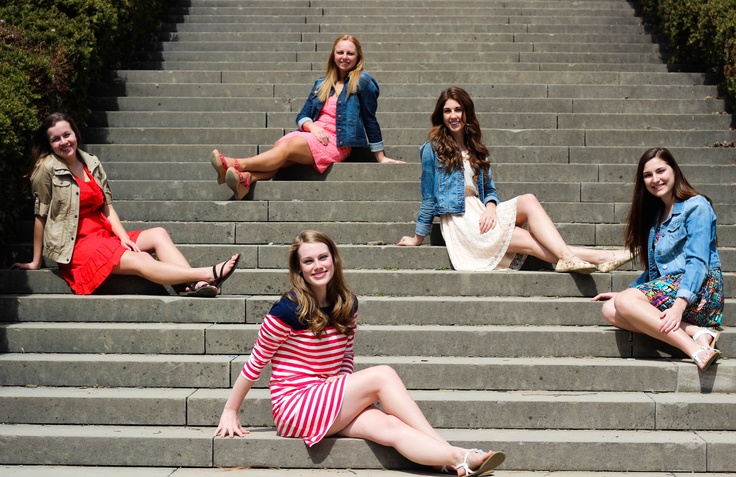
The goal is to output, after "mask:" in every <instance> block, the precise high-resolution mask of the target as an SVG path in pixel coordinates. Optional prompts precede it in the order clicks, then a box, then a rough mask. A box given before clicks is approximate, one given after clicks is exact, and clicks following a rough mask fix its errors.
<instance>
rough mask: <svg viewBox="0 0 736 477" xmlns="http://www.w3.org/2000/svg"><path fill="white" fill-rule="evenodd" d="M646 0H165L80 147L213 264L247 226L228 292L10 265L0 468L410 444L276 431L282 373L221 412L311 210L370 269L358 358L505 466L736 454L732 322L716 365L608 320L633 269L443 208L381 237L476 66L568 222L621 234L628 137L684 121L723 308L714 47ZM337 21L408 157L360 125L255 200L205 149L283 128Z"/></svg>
mask: <svg viewBox="0 0 736 477" xmlns="http://www.w3.org/2000/svg"><path fill="white" fill-rule="evenodd" d="M636 7H637V5H636V4H632V3H629V2H626V1H623V0H610V1H606V0H587V1H571V0H548V1H543V0H538V1H533V0H527V1H510V0H509V1H505V2H501V1H481V0H468V1H466V2H462V3H460V4H448V3H447V2H440V1H439V0H402V1H388V0H373V1H369V2H358V1H354V0H340V1H338V0H312V1H308V0H283V1H280V2H267V1H263V0H179V1H178V2H175V4H174V6H173V7H172V8H171V14H170V16H169V18H168V23H167V24H166V26H165V28H164V30H163V31H162V32H160V33H159V35H158V40H159V42H157V43H156V44H155V45H154V47H152V48H151V49H150V50H149V51H147V52H145V54H143V56H142V57H141V61H140V64H139V65H136V69H133V70H127V71H117V72H115V74H114V78H112V79H111V80H110V81H109V82H108V83H106V84H103V85H100V87H99V90H98V93H97V97H96V98H95V100H94V104H95V109H96V110H95V112H94V115H93V118H92V120H91V121H90V123H89V124H88V127H87V128H86V130H85V139H86V142H87V147H86V149H87V150H88V151H90V152H92V153H95V154H97V155H99V156H100V158H101V159H102V161H103V162H104V164H105V168H106V170H107V172H108V175H109V176H110V177H111V179H112V180H111V184H112V188H113V192H114V194H115V198H116V208H117V210H118V213H119V214H120V216H121V217H122V218H124V219H125V220H126V223H125V224H126V227H127V228H128V229H129V230H133V229H136V228H141V227H152V226H158V225H161V226H163V227H165V228H166V229H167V230H168V231H169V232H170V233H171V235H172V237H173V238H174V240H175V242H177V243H178V244H181V249H182V250H183V251H184V253H185V255H186V256H187V257H188V258H189V259H190V261H191V262H192V264H193V265H197V266H204V265H209V264H212V263H216V262H218V261H220V260H222V259H224V258H225V257H227V256H229V254H231V253H234V252H236V251H237V252H240V253H243V254H244V258H243V260H242V261H241V265H240V266H241V269H240V270H238V271H237V272H236V273H235V275H234V276H233V277H232V278H231V279H230V280H229V281H228V282H227V284H226V285H225V286H224V295H223V296H221V297H218V298H217V299H213V300H205V299H186V298H180V297H177V296H173V294H172V290H171V289H170V288H169V287H160V286H156V285H153V284H150V283H147V282H145V281H144V280H140V279H133V278H123V277H112V278H111V279H110V280H109V281H108V282H107V283H106V284H105V286H104V288H103V290H102V292H103V294H100V295H96V296H91V297H75V296H73V295H71V294H70V292H69V289H68V287H67V286H66V284H65V283H64V282H63V280H62V279H61V278H60V277H59V276H58V273H56V271H55V270H54V269H53V268H51V269H44V270H40V271H36V272H28V273H26V272H17V271H12V272H11V271H7V270H3V271H0V284H1V287H2V290H3V291H2V294H1V295H0V309H2V310H3V311H2V316H3V318H2V320H0V321H2V322H3V323H2V324H1V325H0V352H2V354H0V384H1V385H2V387H0V423H2V424H0V464H4V466H0V475H16V476H31V475H33V476H37V475H49V474H50V473H51V472H53V473H54V475H62V476H63V475H100V476H108V475H110V476H112V475H115V476H118V475H139V476H145V477H149V476H154V475H156V476H158V475H176V476H182V477H184V476H191V477H204V476H209V475H215V474H216V475H220V474H219V472H217V471H216V469H215V468H217V467H236V466H247V467H280V468H282V469H293V470H280V471H277V472H276V473H275V474H274V473H270V474H269V475H299V476H311V475H315V476H316V475H323V473H321V472H317V473H312V471H311V470H309V469H320V468H335V469H372V470H366V471H358V472H355V474H353V472H352V471H351V472H346V471H345V472H344V471H337V470H336V471H330V472H325V473H324V475H327V474H329V475H343V474H345V475H360V476H374V475H382V476H388V475H406V474H405V473H402V474H394V472H392V471H389V470H382V469H394V470H395V469H399V470H401V469H416V466H414V465H413V464H411V463H409V462H408V461H406V460H405V459H403V458H402V457H401V456H399V455H398V454H397V453H396V452H394V451H393V450H390V449H385V448H383V447H381V446H377V445H374V444H370V443H366V442H364V441H361V440H353V439H327V440H326V441H325V442H324V443H321V444H319V445H317V446H315V447H314V448H312V449H307V448H306V446H304V444H303V443H302V441H301V440H298V439H284V438H279V437H278V436H276V434H275V431H274V429H273V423H272V420H271V414H270V405H269V400H268V390H267V389H266V383H267V379H266V378H262V379H261V381H260V382H259V383H258V384H257V389H255V390H254V391H253V392H252V394H251V395H250V396H249V397H248V399H246V402H245V405H244V406H243V412H242V416H241V419H242V422H243V424H244V425H245V426H246V427H247V428H249V429H251V434H250V435H249V436H248V437H247V438H246V439H214V440H213V438H212V433H213V430H214V426H215V425H216V424H217V422H218V419H219V414H220V412H221V410H222V406H223V405H224V402H225V400H226V398H227V396H228V393H229V388H230V386H231V383H232V382H233V381H234V379H235V378H236V376H237V374H238V373H239V371H240V368H241V367H242V365H243V363H244V361H245V360H246V359H247V356H248V353H249V351H250V347H251V346H252V344H253V341H254V338H255V336H256V333H257V329H258V323H259V322H260V321H261V319H262V317H263V314H264V313H265V312H266V311H267V310H268V308H269V306H270V304H271V303H272V302H273V300H274V299H275V298H276V297H277V296H278V295H279V294H280V293H282V292H283V291H285V290H286V289H287V286H288V285H287V282H288V277H287V273H286V271H285V264H286V259H285V258H286V251H287V248H288V247H287V245H286V244H288V243H290V241H291V239H292V238H293V236H294V235H295V234H296V233H297V232H298V231H299V230H301V229H304V228H317V229H320V230H323V231H325V232H327V233H329V234H330V235H331V236H332V237H333V238H334V239H335V240H336V241H337V242H338V244H340V246H341V251H342V252H343V254H344V258H345V262H346V266H347V273H346V274H347V279H348V281H349V283H350V285H351V286H352V287H353V289H354V290H355V291H356V292H357V293H359V294H360V296H361V308H360V310H361V311H360V320H361V323H362V326H361V329H360V333H359V337H358V341H357V359H356V363H357V367H358V368H362V367H366V366H371V365H376V364H389V365H391V366H393V367H394V368H395V369H396V370H397V371H398V372H399V374H400V375H401V376H402V378H403V379H404V380H405V382H406V384H407V386H408V387H409V388H410V389H411V390H412V393H413V395H414V396H415V398H416V399H417V401H418V402H419V404H420V406H421V407H422V408H423V409H424V411H425V412H426V414H427V416H428V418H429V420H430V422H432V423H433V424H434V425H435V426H437V427H438V428H440V429H441V433H442V434H443V435H445V436H446V437H447V438H448V439H450V440H451V441H453V442H455V443H457V444H459V445H464V446H472V447H483V448H493V449H502V450H505V451H506V452H507V454H508V459H507V461H506V463H505V464H504V465H503V467H502V469H501V470H499V471H497V472H496V475H499V476H503V475H514V476H522V475H523V476H527V475H528V476H540V475H565V476H571V475H573V476H574V475H577V476H582V475H599V476H602V475H606V476H608V475H617V474H619V473H622V472H643V473H646V475H648V476H655V475H656V476H660V475H661V476H663V475H680V474H679V473H680V472H682V473H697V474H700V473H706V472H707V473H708V475H725V474H728V473H734V472H736V459H734V458H733V455H734V452H736V394H735V393H736V365H735V364H734V361H733V360H732V359H729V358H730V357H732V356H734V355H736V345H735V344H734V339H733V337H734V333H733V332H731V330H730V329H727V330H726V331H725V334H724V336H723V338H722V339H721V341H720V342H719V344H720V347H721V350H722V352H723V353H724V356H725V358H724V359H722V360H721V361H720V362H719V363H718V365H716V366H714V367H713V368H712V369H711V370H710V371H709V372H708V373H706V374H702V373H698V371H697V369H696V367H695V366H694V365H693V364H692V362H690V361H689V360H688V359H685V357H684V356H682V355H681V354H679V353H678V352H674V351H673V350H672V349H669V348H667V347H665V346H663V345H661V344H659V343H657V342H655V341H653V340H650V339H647V338H645V337H642V336H639V335H632V334H631V333H626V332H622V331H617V330H614V329H612V328H611V327H608V326H604V324H603V320H602V318H601V316H600V304H599V303H592V302H590V301H589V298H590V297H591V296H593V295H595V294H596V293H599V292H603V291H610V290H616V291H617V290H620V289H623V288H624V287H626V285H627V284H628V283H629V282H631V281H632V280H633V279H634V278H635V277H636V276H637V274H638V272H637V271H636V270H635V269H632V268H631V267H629V269H624V270H621V271H616V272H614V273H610V274H601V273H596V274H593V275H591V276H587V277H584V276H577V275H558V274H555V273H551V272H550V271H549V270H548V269H546V268H547V267H545V265H544V264H541V263H539V262H534V261H532V262H531V263H530V265H529V266H527V267H526V268H528V270H526V271H522V272H516V273H510V272H492V273H461V272H455V271H453V270H451V267H450V263H449V260H448V258H447V254H446V251H445V249H444V247H443V246H442V244H441V240H440V237H439V231H438V230H435V231H434V232H433V237H432V238H433V240H432V242H433V245H431V246H429V245H428V246H422V247H418V248H398V247H395V246H393V245H392V244H393V243H395V242H396V241H398V239H399V238H400V237H401V236H402V235H407V234H410V233H412V232H413V229H414V225H413V221H414V220H415V218H416V213H417V210H418V206H419V199H420V191H419V176H420V167H419V164H418V161H419V157H418V146H419V145H420V144H422V143H423V142H424V141H425V139H426V134H427V130H428V125H429V113H430V112H431V110H432V107H433V105H434V101H435V99H436V97H437V96H438V94H439V92H440V91H441V90H442V89H443V88H444V87H446V86H449V85H460V86H463V87H465V88H466V89H467V90H468V91H469V92H470V93H471V95H472V96H473V98H474V99H475V102H476V108H477V110H478V111H479V113H480V120H481V124H482V126H483V128H484V133H485V140H486V142H487V144H488V145H489V146H490V148H491V152H492V163H493V172H494V176H495V178H496V182H497V185H498V187H499V191H500V193H501V196H502V199H508V198H511V197H513V196H515V195H519V194H523V193H529V192H531V193H535V194H536V195H537V196H538V197H539V198H540V200H542V201H543V202H544V204H545V208H546V209H547V211H548V212H549V214H550V216H551V217H552V218H553V220H555V222H557V223H558V224H559V227H560V230H561V232H562V234H563V236H564V237H565V238H566V240H568V242H570V243H572V244H579V245H587V246H596V247H615V246H619V245H620V244H621V241H622V238H621V237H622V229H623V227H622V225H621V223H622V221H623V220H624V217H625V214H626V211H627V207H628V202H629V200H630V194H631V184H630V183H631V179H632V178H633V174H634V169H635V164H636V162H637V160H638V158H639V156H640V155H641V154H642V153H643V152H644V150H645V149H647V148H649V147H652V146H660V145H661V146H666V147H668V148H670V149H671V150H672V151H673V152H674V154H675V156H676V157H677V159H678V161H679V162H680V163H681V164H683V169H684V170H685V173H686V174H687V175H688V177H689V179H690V180H691V182H693V183H694V185H695V186H696V187H697V188H699V189H700V190H702V191H703V192H705V193H707V194H708V195H709V196H710V197H711V199H713V201H714V202H715V208H716V212H717V214H718V218H719V230H718V235H719V246H720V251H721V256H722V259H723V265H724V271H725V280H726V292H727V295H728V298H729V301H728V302H727V304H726V317H725V322H724V324H725V325H733V324H734V319H733V316H734V312H735V311H736V309H735V307H734V306H733V303H732V302H731V300H732V299H733V296H734V290H736V274H734V270H735V268H736V226H735V225H734V224H736V213H734V208H733V205H734V204H735V203H736V197H735V196H734V192H733V191H734V188H733V187H734V182H735V180H736V169H734V165H736V154H735V152H734V151H735V150H734V149H733V148H728V147H716V146H719V145H723V144H727V143H728V142H729V141H734V140H736V132H734V130H733V124H734V123H733V117H732V116H731V115H730V114H728V113H727V112H726V111H727V109H728V107H727V105H726V104H725V103H724V101H723V100H721V99H717V91H716V87H715V86H713V85H709V84H708V78H707V77H706V76H705V75H702V74H692V73H677V72H670V71H668V70H669V69H670V68H671V67H668V66H667V65H666V64H665V57H666V55H665V54H664V53H663V52H662V48H661V47H660V46H659V45H658V44H657V43H656V38H652V37H651V36H650V35H649V34H647V32H646V31H645V28H644V27H643V26H642V22H641V19H640V18H639V17H637V15H636ZM346 32H347V33H351V34H355V35H356V36H357V37H358V38H359V39H360V40H361V42H362V43H363V48H364V53H365V55H366V65H367V70H368V71H369V72H370V73H372V74H373V75H374V76H375V77H376V78H377V80H378V82H379V84H380V86H381V99H380V108H379V120H380V123H381V126H382V128H383V131H384V139H385V142H386V145H387V154H388V155H389V156H390V157H394V158H397V159H403V160H405V161H407V162H408V164H403V165H379V164H375V163H366V162H361V160H362V159H361V158H364V157H365V154H362V155H361V154H360V151H359V152H358V153H357V154H356V157H355V158H354V160H353V162H349V163H344V164H338V165H335V166H334V167H333V168H332V169H331V170H330V171H329V173H328V174H326V175H325V176H322V177H320V176H317V175H316V174H314V173H313V172H311V171H307V170H303V169H300V170H295V171H285V173H284V174H283V177H282V179H281V180H278V181H271V182H262V183H258V184H257V185H256V186H255V187H254V190H253V192H252V194H251V195H252V197H251V200H248V201H242V202H231V201H227V199H228V197H229V190H228V189H227V188H225V187H223V186H217V185H216V183H215V181H214V178H215V174H214V172H213V171H212V169H211V167H210V165H209V162H208V154H209V152H210V151H211V150H212V148H213V147H215V146H217V147H219V148H220V149H221V150H222V151H223V152H224V153H226V154H228V155H235V156H248V155H252V154H254V153H256V152H258V151H261V150H265V149H268V148H270V147H271V146H272V144H273V142H274V141H275V140H276V139H278V138H279V137H281V136H282V135H283V134H284V133H285V132H287V131H289V130H291V129H292V128H293V127H294V118H295V116H296V113H297V112H298V110H299V109H300V108H301V105H302V103H303V101H304V98H305V97H306V95H307V93H308V92H309V87H310V86H311V84H312V81H313V80H314V79H315V78H316V77H317V76H318V75H319V74H321V72H322V71H323V69H324V64H325V61H326V58H327V55H328V52H329V50H330V47H331V45H332V41H333V40H334V38H335V37H336V36H337V35H339V34H341V33H346ZM30 237H31V223H30V222H27V223H24V224H21V227H20V228H19V231H18V243H17V244H16V245H15V246H13V247H10V248H9V250H10V251H13V253H21V255H22V253H25V254H26V255H27V254H28V253H29V248H30V247H29V241H30ZM19 251H22V252H19ZM19 258H21V259H23V258H24V257H22V256H21V257H19ZM25 259H26V260H27V259H28V257H27V256H26V257H25ZM52 265H53V264H52ZM46 466H52V467H46ZM59 466H82V467H59ZM91 466H108V467H106V468H99V467H91ZM118 467H121V468H118ZM180 467H183V468H193V469H179V470H177V468H180ZM549 471H555V472H553V473H550V472H549ZM244 472H246V473H247V474H248V475H260V472H259V471H255V470H250V471H244ZM233 475H239V473H235V474H233ZM264 475H265V474H264ZM691 475H692V474H691Z"/></svg>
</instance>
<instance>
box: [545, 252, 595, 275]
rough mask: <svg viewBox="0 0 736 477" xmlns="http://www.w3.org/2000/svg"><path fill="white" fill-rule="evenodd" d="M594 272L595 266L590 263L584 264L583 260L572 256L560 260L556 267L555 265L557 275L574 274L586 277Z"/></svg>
mask: <svg viewBox="0 0 736 477" xmlns="http://www.w3.org/2000/svg"><path fill="white" fill-rule="evenodd" d="M594 271H596V266H595V265H593V264H592V263H590V262H586V261H585V260H580V258H578V257H576V256H574V255H573V256H572V257H570V258H568V259H567V260H560V261H559V262H557V265H555V272H557V273H569V272H575V273H582V274H585V275H587V274H589V273H593V272H594Z"/></svg>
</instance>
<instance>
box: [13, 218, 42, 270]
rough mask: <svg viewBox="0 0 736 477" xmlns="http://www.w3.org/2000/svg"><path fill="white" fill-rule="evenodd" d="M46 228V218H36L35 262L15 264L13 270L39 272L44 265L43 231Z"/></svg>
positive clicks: (34, 224)
mask: <svg viewBox="0 0 736 477" xmlns="http://www.w3.org/2000/svg"><path fill="white" fill-rule="evenodd" d="M44 227H46V217H41V216H39V215H37V216H36V218H35V220H34V221H33V261H31V262H28V263H14V264H12V265H11V266H10V268H11V269H17V270H38V269H39V268H41V264H42V263H43V229H44Z"/></svg>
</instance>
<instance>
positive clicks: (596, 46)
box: [143, 33, 662, 62]
mask: <svg viewBox="0 0 736 477" xmlns="http://www.w3.org/2000/svg"><path fill="white" fill-rule="evenodd" d="M434 35H435V36H434V37H433V36H431V35H426V36H423V37H421V38H417V39H416V41H412V40H411V39H408V38H406V36H405V35H403V34H402V35H393V36H384V37H383V38H382V40H381V41H377V42H370V43H366V46H365V47H363V53H364V54H365V56H366V58H368V59H369V60H370V61H371V62H373V61H405V60H407V61H412V60H413V61H417V58H418V57H419V58H425V55H428V54H437V55H442V57H448V56H450V55H451V53H462V54H463V57H465V55H466V54H472V53H501V52H508V53H532V52H537V53H597V54H600V55H606V54H611V55H613V54H624V53H629V54H639V55H655V56H656V57H659V56H660V55H661V54H662V50H661V47H660V46H659V45H657V44H654V43H651V42H649V43H631V42H624V43H615V42H610V43H602V42H600V41H589V42H574V43H567V42H560V41H555V42H540V43H533V42H522V41H518V40H517V39H516V38H515V37H514V36H513V35H512V34H508V33H507V34H492V35H493V36H488V37H486V38H478V36H477V35H472V34H466V35H469V37H468V38H467V39H465V40H463V38H453V39H452V41H447V38H446V35H442V34H438V33H435V34H434ZM443 36H444V40H445V41H442V40H443ZM589 38H590V39H591V40H593V37H592V36H591V37H589ZM581 39H582V37H581V38H578V40H581ZM432 40H434V41H432ZM363 41H365V40H363ZM333 42H334V38H328V39H326V41H321V42H312V41H305V40H303V39H296V40H286V39H284V38H283V37H278V38H277V39H268V38H262V37H261V36H258V37H256V38H254V39H249V38H242V37H241V38H237V37H236V38H233V39H230V38H229V37H227V36H225V37H223V36H220V35H218V36H217V37H212V38H210V39H207V38H201V37H196V38H195V39H192V40H188V39H186V38H182V37H177V38H176V41H162V42H157V43H154V44H152V45H151V47H149V48H148V49H147V50H146V51H145V52H143V54H144V55H146V54H150V53H152V52H157V51H160V52H166V53H174V52H179V53H198V52H199V53H201V52H209V53H214V52H230V53H250V54H251V55H252V56H250V57H248V58H249V59H253V60H255V61H278V60H280V61H284V60H285V59H286V58H288V57H289V55H290V56H291V58H293V57H294V56H295V55H296V57H297V58H298V59H299V60H301V61H307V62H308V61H313V62H323V61H324V59H325V54H327V55H329V53H330V51H331V50H332V43H333ZM200 57H202V55H200ZM235 58H237V56H235ZM390 58H395V59H394V60H391V59H390ZM491 58H492V57H491ZM425 61H426V60H425ZM601 62H603V61H601Z"/></svg>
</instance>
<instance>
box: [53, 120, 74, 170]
mask: <svg viewBox="0 0 736 477" xmlns="http://www.w3.org/2000/svg"><path fill="white" fill-rule="evenodd" d="M46 136H47V137H48V138H49V144H50V145H51V150H52V151H53V152H54V154H56V155H57V156H59V158H61V159H62V160H64V161H66V162H70V161H73V160H75V159H76V153H77V135H76V134H74V130H73V129H72V127H71V125H70V124H69V123H68V122H66V121H59V122H57V123H56V124H54V125H53V126H51V127H50V128H49V129H48V130H47V131H46Z"/></svg>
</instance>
